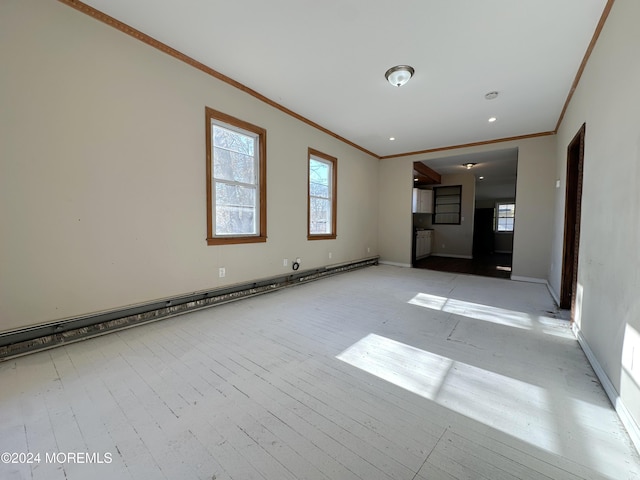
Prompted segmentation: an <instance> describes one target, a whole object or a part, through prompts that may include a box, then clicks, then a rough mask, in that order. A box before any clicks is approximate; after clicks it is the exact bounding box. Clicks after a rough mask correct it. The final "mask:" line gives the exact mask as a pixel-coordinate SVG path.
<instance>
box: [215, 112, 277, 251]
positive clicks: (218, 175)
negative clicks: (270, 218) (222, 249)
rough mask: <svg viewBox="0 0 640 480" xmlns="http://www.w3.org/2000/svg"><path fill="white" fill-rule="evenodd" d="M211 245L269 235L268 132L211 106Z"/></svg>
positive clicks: (256, 238)
mask: <svg viewBox="0 0 640 480" xmlns="http://www.w3.org/2000/svg"><path fill="white" fill-rule="evenodd" d="M205 114H206V129H207V130H206V131H207V134H206V139H207V146H206V147H207V244H208V245H221V244H232V243H255V242H265V241H266V240H267V191H266V190H267V184H266V166H267V131H266V130H265V129H264V128H260V127H257V126H255V125H252V124H250V123H248V122H245V121H243V120H239V119H237V118H235V117H232V116H230V115H227V114H225V113H222V112H218V111H216V110H213V109H212V108H206V110H205Z"/></svg>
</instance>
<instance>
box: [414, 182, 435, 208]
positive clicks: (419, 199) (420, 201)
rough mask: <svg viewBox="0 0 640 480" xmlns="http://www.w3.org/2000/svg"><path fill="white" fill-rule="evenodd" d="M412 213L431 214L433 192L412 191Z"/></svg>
mask: <svg viewBox="0 0 640 480" xmlns="http://www.w3.org/2000/svg"><path fill="white" fill-rule="evenodd" d="M413 213H433V190H423V189H421V188H414V189H413Z"/></svg>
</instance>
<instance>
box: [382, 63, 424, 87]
mask: <svg viewBox="0 0 640 480" xmlns="http://www.w3.org/2000/svg"><path fill="white" fill-rule="evenodd" d="M414 73H416V71H415V70H414V69H413V67H410V66H409V65H396V66H395V67H391V68H390V69H389V70H387V72H386V73H385V74H384V78H386V79H387V80H388V81H389V83H390V84H391V85H393V86H394V87H401V86H402V85H404V84H405V83H407V82H408V81H409V79H410V78H411V77H413V74H414Z"/></svg>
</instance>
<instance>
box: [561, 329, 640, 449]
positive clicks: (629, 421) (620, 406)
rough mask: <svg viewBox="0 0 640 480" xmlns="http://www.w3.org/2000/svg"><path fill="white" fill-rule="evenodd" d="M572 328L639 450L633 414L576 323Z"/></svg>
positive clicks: (639, 431) (638, 432) (639, 437)
mask: <svg viewBox="0 0 640 480" xmlns="http://www.w3.org/2000/svg"><path fill="white" fill-rule="evenodd" d="M572 330H573V334H574V335H575V336H576V338H577V339H578V343H579V344H580V347H581V348H582V351H583V352H584V354H585V355H586V356H587V359H588V360H589V363H590V364H591V368H593V371H594V372H595V374H596V376H597V377H598V380H600V383H601V384H602V388H604V391H605V392H606V394H607V397H609V401H611V404H612V405H613V408H615V410H616V413H617V414H618V417H619V418H620V421H621V422H622V424H623V425H624V427H625V428H626V429H627V433H629V437H631V441H632V442H633V445H634V446H635V447H636V450H637V451H638V452H640V426H638V424H637V423H636V421H635V419H634V418H633V416H632V415H631V413H630V412H629V410H628V409H627V407H625V405H624V402H623V401H622V399H621V398H620V395H618V392H617V391H616V388H615V387H614V386H613V383H611V380H609V377H608V376H607V374H606V373H605V371H604V369H603V368H602V366H601V365H600V362H598V359H597V358H596V356H595V354H594V353H593V350H591V347H590V346H589V343H588V342H587V340H586V339H585V338H584V335H583V334H582V331H581V330H580V327H578V325H577V324H575V323H574V324H573V325H572Z"/></svg>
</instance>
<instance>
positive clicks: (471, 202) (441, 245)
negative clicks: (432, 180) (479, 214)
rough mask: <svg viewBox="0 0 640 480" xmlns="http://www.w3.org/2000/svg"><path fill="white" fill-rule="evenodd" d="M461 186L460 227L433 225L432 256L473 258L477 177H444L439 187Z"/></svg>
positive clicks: (463, 174)
mask: <svg viewBox="0 0 640 480" xmlns="http://www.w3.org/2000/svg"><path fill="white" fill-rule="evenodd" d="M449 185H461V186H462V198H461V199H460V225H433V227H432V228H433V239H432V242H431V244H432V254H433V255H442V256H447V255H449V256H452V257H464V258H471V257H472V254H473V215H474V209H475V208H474V206H475V199H476V177H475V175H474V174H472V173H467V172H465V173H458V174H452V175H442V179H441V183H440V185H438V186H443V187H445V186H449Z"/></svg>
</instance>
